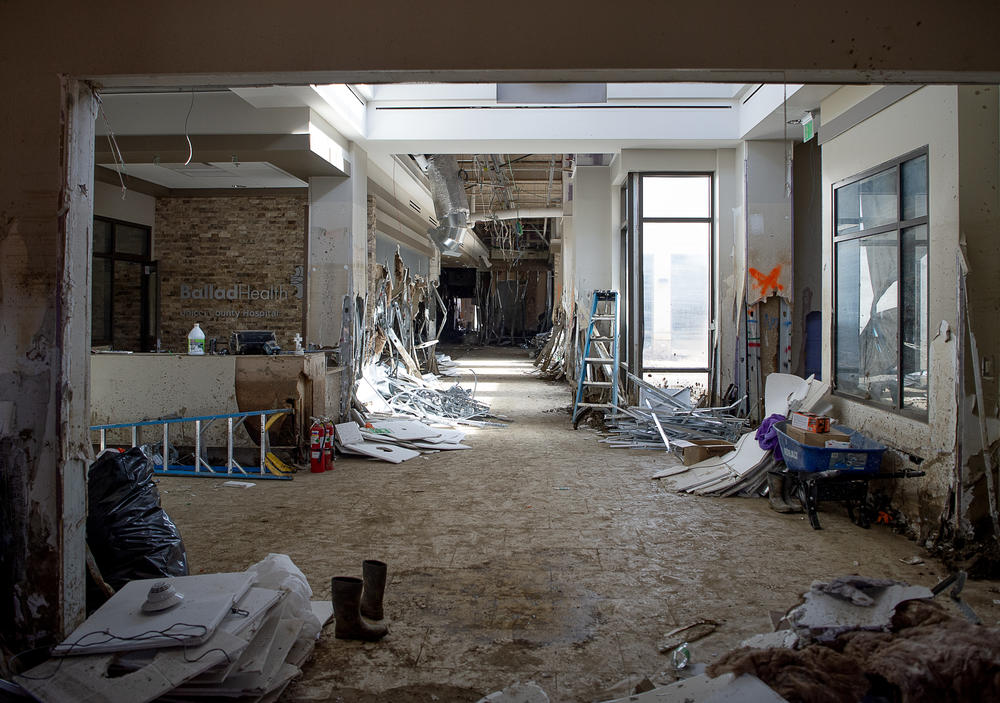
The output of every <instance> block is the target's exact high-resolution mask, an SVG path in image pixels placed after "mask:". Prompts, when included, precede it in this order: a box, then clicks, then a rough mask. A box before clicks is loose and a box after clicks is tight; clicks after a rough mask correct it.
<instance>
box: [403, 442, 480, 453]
mask: <svg viewBox="0 0 1000 703" xmlns="http://www.w3.org/2000/svg"><path fill="white" fill-rule="evenodd" d="M413 446H414V447H416V448H417V449H436V450H439V451H451V450H453V449H472V447H470V446H469V445H468V444H459V443H456V444H449V443H446V442H439V443H438V444H433V443H431V442H414V443H413Z"/></svg>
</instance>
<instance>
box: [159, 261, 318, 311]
mask: <svg viewBox="0 0 1000 703" xmlns="http://www.w3.org/2000/svg"><path fill="white" fill-rule="evenodd" d="M304 283H305V277H304V276H303V267H302V266H295V267H294V269H293V271H292V274H291V276H289V282H288V284H287V285H286V284H282V283H278V284H270V285H266V286H255V285H251V284H248V283H239V282H236V283H204V282H199V283H181V284H180V286H179V290H178V289H175V290H178V292H179V293H180V296H179V297H180V301H179V302H180V305H181V306H182V307H181V309H180V316H181V317H182V318H195V319H199V318H212V317H214V318H234V319H238V318H250V317H256V318H281V317H286V316H289V315H291V316H292V317H294V316H295V315H296V313H299V310H298V308H299V306H298V305H295V304H293V299H295V300H298V301H301V300H302V295H303V292H304V291H303V287H304V285H303V284H304ZM220 304H222V306H221V307H218V308H216V309H212V308H215V306H219V305H220Z"/></svg>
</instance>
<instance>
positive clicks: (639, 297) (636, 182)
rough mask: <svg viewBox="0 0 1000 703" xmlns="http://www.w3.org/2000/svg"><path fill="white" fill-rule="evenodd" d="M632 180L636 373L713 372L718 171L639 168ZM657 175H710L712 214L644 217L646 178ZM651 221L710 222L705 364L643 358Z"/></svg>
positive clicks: (671, 222)
mask: <svg viewBox="0 0 1000 703" xmlns="http://www.w3.org/2000/svg"><path fill="white" fill-rule="evenodd" d="M629 175H630V180H631V181H632V183H633V187H634V188H635V193H634V194H633V196H632V201H633V202H632V205H633V207H632V208H631V213H632V214H633V216H634V223H633V224H632V228H631V229H632V231H633V232H635V237H634V239H635V245H634V246H633V247H630V249H631V253H632V255H633V257H634V259H633V261H634V266H635V272H634V274H633V276H632V278H633V281H634V285H635V290H634V296H633V301H634V305H635V312H634V317H633V333H632V334H633V340H634V345H635V347H634V348H635V350H636V351H635V362H636V363H635V373H636V375H639V376H641V375H642V374H645V373H655V374H672V373H676V374H687V373H704V374H709V375H710V374H711V372H712V356H713V354H712V341H713V330H714V325H715V294H714V291H715V277H716V271H715V256H714V252H715V240H716V236H717V233H716V227H717V223H716V219H717V218H716V212H715V208H716V194H715V172H714V171H638V172H634V173H631V174H629ZM657 177H680V178H698V177H701V178H708V189H709V210H708V212H709V216H708V217H644V216H643V214H642V213H643V204H644V202H645V201H644V193H643V190H644V186H643V183H644V180H645V179H646V178H657ZM647 222H649V223H654V224H656V223H667V224H673V223H698V224H705V223H707V224H708V226H709V227H708V229H709V237H708V251H707V252H706V255H707V257H708V287H707V289H706V290H705V295H706V296H707V298H708V334H707V335H705V352H706V354H705V359H706V362H707V363H706V365H705V367H704V368H702V367H660V366H655V367H652V366H650V367H647V366H646V360H645V358H644V353H643V347H644V346H645V343H644V340H645V338H646V329H645V319H644V318H645V310H646V298H645V280H644V279H645V274H646V271H645V267H644V266H643V264H642V252H643V247H644V244H645V233H644V229H645V224H646V223H647Z"/></svg>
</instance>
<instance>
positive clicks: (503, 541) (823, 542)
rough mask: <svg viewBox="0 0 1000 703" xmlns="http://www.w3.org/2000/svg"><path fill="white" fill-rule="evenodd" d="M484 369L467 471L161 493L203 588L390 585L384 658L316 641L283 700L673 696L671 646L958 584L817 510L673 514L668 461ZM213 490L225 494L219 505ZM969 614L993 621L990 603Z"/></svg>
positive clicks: (690, 509) (518, 361)
mask: <svg viewBox="0 0 1000 703" xmlns="http://www.w3.org/2000/svg"><path fill="white" fill-rule="evenodd" d="M448 353H450V354H451V355H452V356H453V357H454V358H455V360H456V362H457V363H458V364H459V365H461V366H470V367H472V368H474V369H475V371H476V374H477V375H478V378H479V390H478V393H477V397H482V398H483V399H484V400H486V401H487V402H489V403H490V405H491V408H493V410H494V411H495V412H497V413H501V414H503V415H505V416H508V417H510V418H511V419H512V420H513V422H512V423H511V424H510V425H509V426H508V427H506V428H470V429H469V430H468V432H469V435H470V437H469V438H470V444H472V445H473V446H474V449H473V450H472V451H465V452H450V453H442V454H435V455H432V456H429V457H426V458H423V459H418V460H415V461H410V462H405V463H403V464H398V465H395V464H387V463H383V462H373V461H368V460H365V459H361V458H346V457H339V458H338V459H337V463H336V469H335V470H334V471H331V472H327V473H323V474H309V473H304V474H303V473H299V474H297V475H296V476H295V480H294V481H288V482H277V481H275V482H268V483H267V484H266V485H264V483H261V484H258V486H257V487H256V488H255V489H254V490H253V491H239V492H238V493H236V494H234V493H233V492H231V491H229V489H224V488H222V487H221V486H219V485H218V484H217V483H216V482H211V481H205V480H203V479H189V478H174V477H164V478H163V479H162V481H161V484H160V487H161V489H166V490H165V491H162V492H163V494H164V495H163V505H164V507H165V508H166V509H167V511H168V512H169V514H170V516H171V518H172V519H173V520H174V521H175V522H176V523H177V525H178V527H179V528H180V530H181V533H182V535H183V537H184V542H185V545H186V547H187V553H188V559H189V564H190V568H191V572H192V573H200V572H216V571H228V570H240V569H243V568H245V565H246V564H248V563H254V562H255V561H257V560H259V559H260V558H261V555H264V554H267V553H269V552H279V553H285V554H288V555H289V556H290V557H291V558H292V559H293V561H294V562H295V564H296V565H297V566H298V567H299V568H301V569H302V571H303V572H304V573H305V574H306V576H307V577H308V579H309V583H310V584H311V586H312V588H313V591H314V593H315V595H314V596H313V597H314V598H328V597H329V596H330V578H331V577H332V576H338V575H352V574H354V572H355V571H356V570H357V568H358V564H360V563H361V560H363V559H367V558H374V559H381V560H382V561H385V562H387V563H388V565H389V585H388V586H387V589H386V596H385V608H386V614H387V617H388V619H389V635H388V636H387V637H386V638H385V639H384V640H382V641H381V642H378V643H373V644H363V643H358V642H345V641H341V640H335V639H334V638H333V637H328V636H324V637H323V638H322V639H321V640H320V641H319V642H318V644H317V647H316V650H315V653H314V655H313V658H312V661H311V662H310V663H309V664H308V665H307V666H306V667H305V669H304V672H303V675H302V677H300V678H299V679H298V680H296V681H295V682H294V683H293V684H292V686H291V687H290V688H289V689H288V691H286V693H285V695H284V697H283V699H282V700H284V701H287V702H291V703H304V702H306V701H309V702H315V701H338V700H340V701H344V702H345V703H349V702H351V701H366V702H367V701H409V700H414V701H416V700H421V701H428V700H434V697H437V699H438V700H440V701H442V703H444V702H448V701H456V702H459V701H461V702H462V703H466V702H471V701H475V700H478V698H480V697H483V696H486V695H488V694H490V693H492V692H495V691H499V690H502V689H504V688H506V687H508V686H510V685H511V684H512V683H514V682H517V681H522V682H526V681H534V682H535V683H536V684H538V685H539V686H540V687H541V688H542V689H543V690H544V691H545V692H546V694H547V695H548V696H549V698H550V699H551V700H552V701H559V702H564V701H565V702H576V701H579V702H581V703H583V702H587V703H589V702H591V701H595V700H607V699H609V698H613V697H615V696H612V695H603V694H604V693H605V692H608V691H609V689H611V688H612V687H614V686H615V685H616V684H618V683H619V682H622V681H626V682H627V684H626V685H625V686H623V687H622V688H623V689H624V690H625V692H626V693H627V692H628V691H631V690H633V689H634V687H635V685H636V684H638V683H639V682H640V681H641V680H642V679H644V678H646V677H647V676H648V677H650V678H651V679H652V680H653V682H654V683H656V684H658V685H660V684H662V683H663V682H669V681H670V680H672V679H673V676H672V674H671V669H672V667H671V663H670V656H669V653H661V652H660V651H659V650H658V648H657V643H658V642H659V641H660V640H661V639H662V638H663V637H664V635H665V634H666V633H668V632H670V631H671V630H673V629H675V628H677V627H679V626H683V625H686V624H690V623H692V622H695V621H698V620H706V619H711V620H714V621H716V622H718V623H719V627H718V629H717V630H716V631H715V632H714V633H712V634H711V635H708V636H706V637H704V638H702V639H699V640H698V641H697V642H692V643H690V649H691V654H692V660H693V661H694V662H697V663H702V664H711V663H712V662H714V661H716V660H717V659H718V658H719V657H721V656H722V655H723V654H724V653H726V652H727V651H729V650H731V649H734V648H736V647H737V646H738V645H739V643H740V642H741V641H743V640H745V639H747V638H749V637H751V636H753V635H755V634H758V633H760V632H767V631H770V630H771V629H772V624H771V619H770V616H769V612H770V611H781V612H784V611H785V610H786V609H787V608H788V606H789V604H790V603H795V602H797V601H798V599H799V597H800V595H801V593H803V592H804V591H806V590H808V588H809V585H810V584H811V583H812V582H813V581H814V580H816V579H824V578H834V577H836V576H840V575H844V574H852V573H858V574H863V575H867V576H876V577H884V578H893V579H899V580H905V581H907V582H909V583H911V584H915V585H924V586H928V587H930V586H933V585H934V584H935V583H937V582H938V581H940V580H941V578H942V577H944V576H945V575H946V572H945V570H944V568H943V567H942V566H941V565H940V564H939V563H938V562H936V561H935V560H934V559H932V558H930V557H929V555H926V554H921V556H922V557H923V558H924V559H925V560H926V561H925V563H923V564H918V565H910V564H904V563H902V562H901V561H900V560H901V559H906V558H908V557H911V556H913V555H914V552H915V547H914V544H913V543H912V542H910V541H908V540H906V539H905V538H903V537H901V536H899V535H896V534H894V533H892V532H891V531H890V530H889V529H888V528H886V527H884V526H878V525H876V526H873V527H872V529H871V530H861V529H860V528H858V527H857V526H855V525H853V524H852V523H851V522H850V521H849V520H848V518H847V515H846V511H844V509H843V508H842V507H841V506H839V505H837V504H828V505H827V504H824V505H823V506H822V507H823V511H824V512H823V513H822V515H823V527H824V529H823V530H822V531H814V530H812V529H810V527H809V524H808V522H806V520H805V517H804V516H802V515H779V514H777V513H775V512H773V511H771V510H770V509H769V508H768V505H767V501H766V500H760V499H716V498H703V497H696V496H690V495H682V494H676V493H673V492H668V491H666V490H664V489H663V488H662V487H661V486H660V485H659V483H658V482H654V481H650V480H649V478H650V477H651V476H652V475H653V474H654V473H656V472H657V471H658V470H660V469H662V468H663V467H664V466H665V462H672V461H675V459H673V458H671V457H669V456H667V455H665V454H664V453H663V452H662V451H658V452H646V451H634V452H620V451H614V450H611V449H609V448H607V447H604V446H602V445H600V444H599V442H598V439H599V435H598V434H597V433H596V432H593V431H591V430H588V429H584V428H581V429H580V430H578V431H574V430H573V429H572V427H571V424H570V422H569V420H568V418H567V417H566V415H565V414H564V413H551V412H550V413H547V412H545V411H546V410H549V409H551V408H556V407H560V406H564V405H565V404H566V403H567V401H568V400H569V399H571V396H572V390H571V389H570V388H569V387H568V386H567V385H566V384H564V383H559V382H554V383H553V382H545V381H542V380H540V379H538V378H537V377H535V376H532V375H530V371H531V369H532V368H533V366H532V363H531V360H530V358H529V357H528V354H527V353H526V352H525V351H524V350H521V349H516V348H506V349H497V348H490V349H471V350H468V351H466V350H462V351H461V352H457V351H455V350H449V352H448ZM216 491H222V492H220V493H217V492H216ZM991 587H992V588H996V587H997V584H996V582H988V581H975V582H969V583H968V584H967V585H966V587H965V590H964V591H963V598H964V599H965V600H966V602H968V603H969V604H970V605H971V606H972V607H973V608H974V609H975V610H976V612H977V613H978V614H979V615H980V617H981V618H982V619H983V621H984V623H986V624H987V625H994V624H996V623H997V622H998V621H1000V605H997V604H994V603H993V600H994V599H996V598H997V595H996V593H995V592H990V590H989V589H990V588H991Z"/></svg>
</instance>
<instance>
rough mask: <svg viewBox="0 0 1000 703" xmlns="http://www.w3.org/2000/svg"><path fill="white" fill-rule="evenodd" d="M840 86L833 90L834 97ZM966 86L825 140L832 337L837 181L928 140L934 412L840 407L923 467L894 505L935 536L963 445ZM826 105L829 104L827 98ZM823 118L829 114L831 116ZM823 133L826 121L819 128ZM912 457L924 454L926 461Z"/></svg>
mask: <svg viewBox="0 0 1000 703" xmlns="http://www.w3.org/2000/svg"><path fill="white" fill-rule="evenodd" d="M836 95H837V94H836V93H835V94H834V96H831V97H836ZM957 97H958V89H957V88H956V87H954V86H951V87H947V86H940V87H938V86H935V87H927V88H922V89H920V90H918V91H917V92H915V93H913V94H912V95H910V96H909V97H906V98H904V99H903V100H900V101H899V102H897V103H896V104H894V105H892V106H891V107H888V108H886V109H884V110H882V111H881V112H879V113H878V114H876V115H874V116H873V117H871V118H869V119H867V120H865V121H864V122H861V123H860V124H858V125H857V126H855V127H854V128H852V129H850V130H848V131H846V132H844V133H843V134H841V135H840V136H838V137H836V138H834V139H831V140H829V141H827V142H825V143H824V144H823V167H822V168H823V212H824V214H825V215H826V216H825V217H824V218H823V246H824V253H823V257H824V258H823V261H824V270H823V289H824V290H823V320H824V329H823V333H824V336H826V338H827V339H830V338H832V333H833V329H832V319H833V249H832V233H831V226H832V225H831V217H830V213H831V212H832V210H831V208H832V206H833V205H832V186H833V184H834V183H835V182H837V181H839V180H842V179H845V178H849V177H851V176H854V175H855V174H858V173H861V172H862V171H864V170H866V169H870V168H872V167H874V166H877V165H879V164H882V163H884V162H886V161H889V160H891V159H894V158H897V157H899V156H902V155H903V154H906V153H908V152H911V151H913V150H915V149H919V148H921V147H924V146H926V147H928V155H929V167H928V169H929V182H930V192H929V206H928V210H929V225H930V226H929V240H930V251H931V255H930V267H929V272H928V281H929V296H928V301H927V305H928V310H927V314H928V320H929V328H930V330H931V339H930V341H929V347H930V349H929V368H928V374H927V376H928V386H929V399H928V403H929V413H928V415H927V419H926V420H920V419H916V418H913V417H907V416H904V415H902V414H899V413H895V412H892V411H889V410H886V409H883V408H878V407H873V406H871V405H865V404H862V403H860V402H855V401H852V400H849V399H847V398H844V397H843V396H837V397H836V405H835V408H834V413H835V414H836V415H837V416H839V417H840V419H841V420H842V421H843V422H844V424H846V425H849V426H851V427H854V428H856V429H858V430H860V431H861V432H863V433H865V434H867V435H869V436H871V437H874V438H876V439H878V440H880V441H882V442H885V443H886V444H887V445H889V446H890V447H892V448H893V449H894V451H891V452H888V453H887V456H888V461H889V464H890V465H891V466H893V467H894V468H919V469H921V470H924V471H926V472H927V475H926V476H925V477H924V478H917V479H907V480H901V481H896V482H894V483H893V485H890V486H888V488H889V489H890V491H891V498H892V501H893V506H894V507H897V508H899V509H901V510H902V511H903V513H904V515H905V517H906V519H907V521H908V522H909V524H910V527H911V529H912V532H913V534H914V535H915V536H918V537H921V538H924V539H926V538H930V537H932V536H934V534H935V533H936V532H937V530H938V528H939V525H940V521H941V518H942V515H943V514H945V513H946V512H947V511H948V507H949V496H950V495H951V492H952V490H953V489H954V487H955V484H956V479H955V472H956V451H957V450H958V448H959V446H958V437H957V432H958V413H957V405H958V402H957V398H956V375H957V373H958V369H957V364H958V356H957V355H958V353H959V349H960V340H959V339H958V338H957V334H955V333H956V332H957V331H958V330H959V329H960V327H959V326H958V323H959V316H958V301H957V297H956V285H955V282H956V260H957V255H958V244H959V231H960V223H959V197H960V183H959V162H958V119H957V113H958V109H957V108H958V103H957ZM824 104H825V103H824ZM823 119H826V118H825V117H824V118H823ZM820 135H822V127H821V128H820ZM824 347H825V348H824V352H823V371H824V376H825V377H826V378H828V379H829V378H831V377H832V368H833V350H832V346H831V345H830V344H826V345H824ZM910 457H913V458H915V459H916V460H917V461H919V462H920V463H919V466H918V465H917V464H916V463H913V462H911V459H910Z"/></svg>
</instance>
